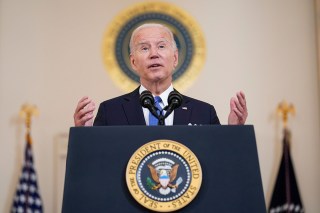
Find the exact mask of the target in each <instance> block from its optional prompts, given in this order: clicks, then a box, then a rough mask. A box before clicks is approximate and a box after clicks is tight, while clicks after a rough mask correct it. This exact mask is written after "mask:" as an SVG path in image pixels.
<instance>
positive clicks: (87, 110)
mask: <svg viewBox="0 0 320 213" xmlns="http://www.w3.org/2000/svg"><path fill="white" fill-rule="evenodd" d="M95 109H96V108H95V105H94V104H93V102H91V103H89V104H87V105H86V106H85V107H84V108H82V109H81V110H80V111H79V112H78V113H77V116H78V117H79V118H80V119H81V118H82V117H83V116H86V115H87V114H93V111H94V110H95Z"/></svg>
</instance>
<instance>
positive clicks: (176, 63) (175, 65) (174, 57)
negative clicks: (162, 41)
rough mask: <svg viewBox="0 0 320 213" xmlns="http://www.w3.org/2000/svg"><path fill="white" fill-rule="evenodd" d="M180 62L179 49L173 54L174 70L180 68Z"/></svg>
mask: <svg viewBox="0 0 320 213" xmlns="http://www.w3.org/2000/svg"><path fill="white" fill-rule="evenodd" d="M178 62H179V52H178V49H176V50H175V51H174V54H173V68H176V67H177V66H178Z"/></svg>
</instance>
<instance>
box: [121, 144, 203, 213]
mask: <svg viewBox="0 0 320 213" xmlns="http://www.w3.org/2000/svg"><path fill="white" fill-rule="evenodd" d="M126 182H127V186H128V189H129V191H130V193H131V195H132V196H133V197H134V199H135V200H136V201H137V202H138V203H140V204H141V205H142V206H144V207H145V208H148V209H150V210H153V211H157V212H171V211H176V210H178V209H181V208H183V207H184V206H186V205H188V204H189V203H190V202H191V201H192V200H193V199H194V198H195V197H196V195H197V193H198V192H199V190H200V186H201V182H202V170H201V166H200V163H199V160H198V159H197V157H196V155H195V154H194V153H193V152H192V151H191V150H190V149H189V148H187V147H186V146H184V145H183V144H181V143H179V142H176V141H172V140H156V141H151V142H149V143H147V144H144V145H143V146H141V147H140V148H139V149H138V150H136V152H135V153H134V154H133V155H132V157H131V158H130V160H129V162H128V165H127V169H126Z"/></svg>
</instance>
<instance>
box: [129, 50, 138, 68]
mask: <svg viewBox="0 0 320 213" xmlns="http://www.w3.org/2000/svg"><path fill="white" fill-rule="evenodd" d="M130 63H131V67H132V69H133V70H137V66H136V59H135V57H134V55H133V54H130Z"/></svg>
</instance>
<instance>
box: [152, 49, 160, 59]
mask: <svg viewBox="0 0 320 213" xmlns="http://www.w3.org/2000/svg"><path fill="white" fill-rule="evenodd" d="M158 57H159V54H158V48H157V47H156V46H152V47H151V48H150V58H158Z"/></svg>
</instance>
